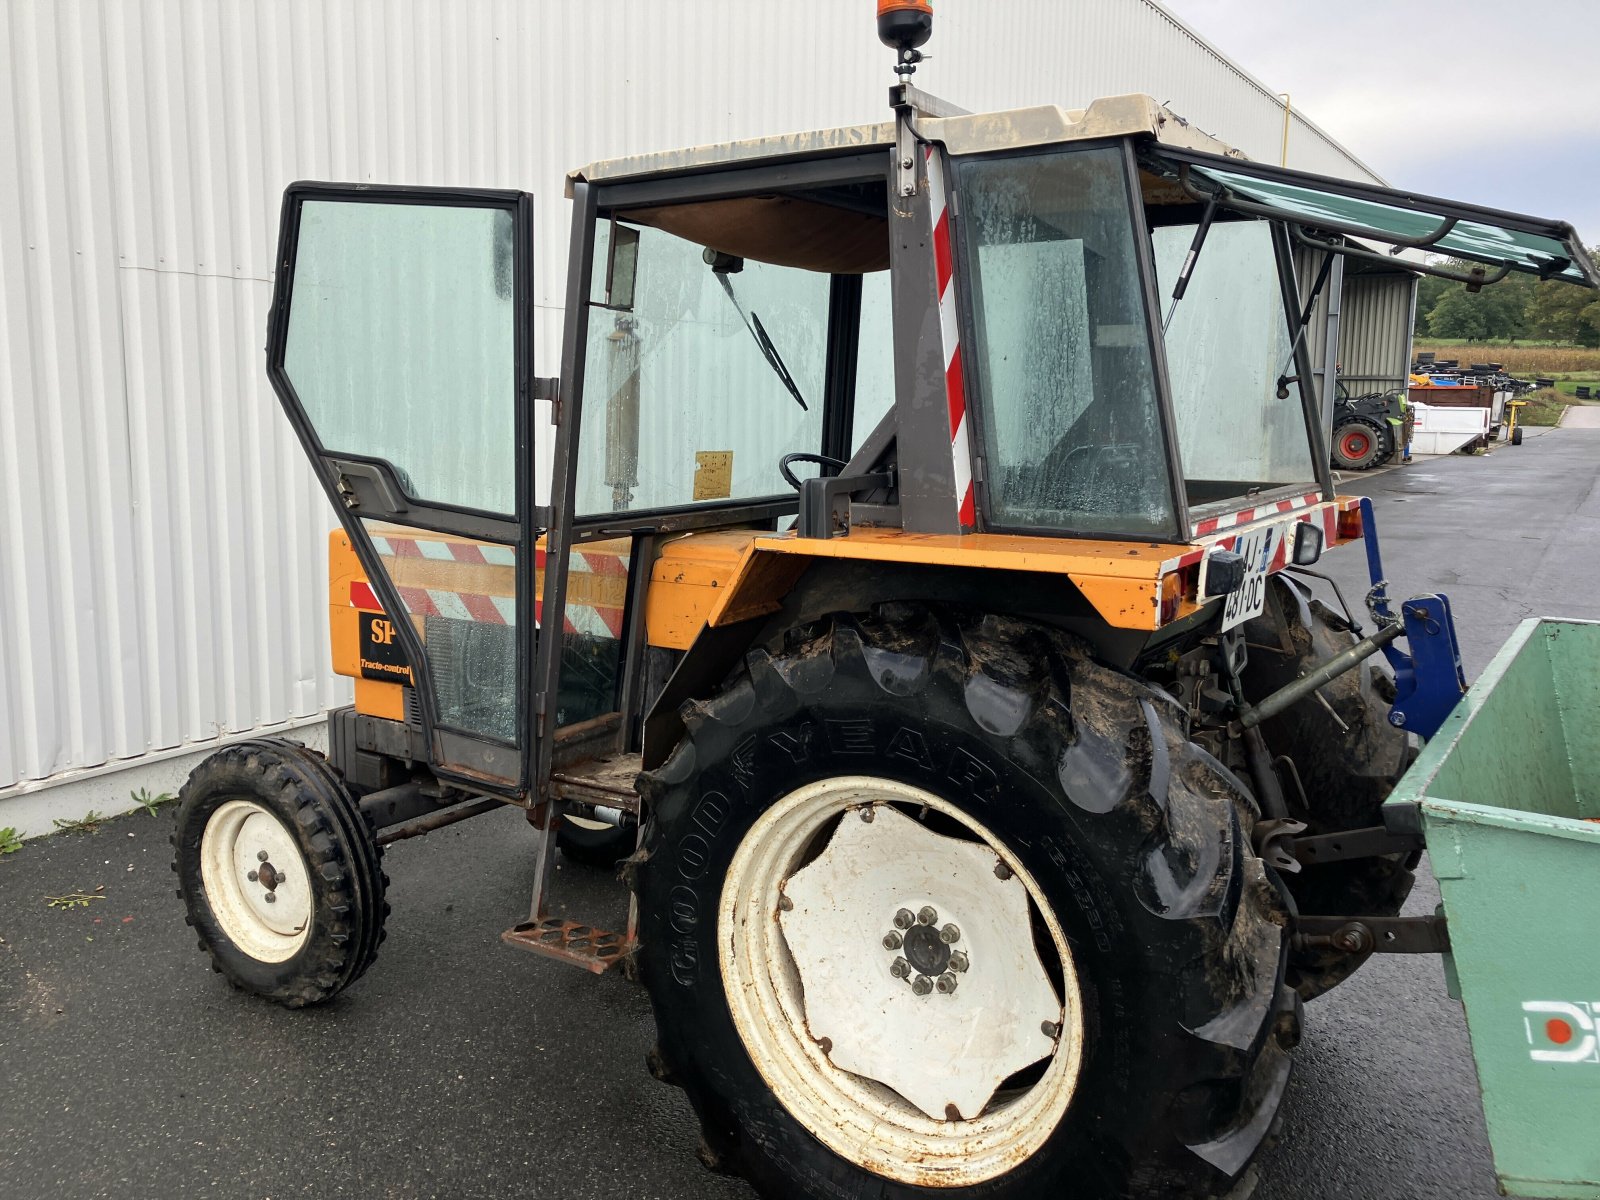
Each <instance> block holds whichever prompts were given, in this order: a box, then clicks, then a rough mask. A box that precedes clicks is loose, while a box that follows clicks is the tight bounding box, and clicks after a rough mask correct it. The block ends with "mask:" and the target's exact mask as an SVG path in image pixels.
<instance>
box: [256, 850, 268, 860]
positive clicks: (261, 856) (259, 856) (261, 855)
mask: <svg viewBox="0 0 1600 1200" xmlns="http://www.w3.org/2000/svg"><path fill="white" fill-rule="evenodd" d="M256 861H257V862H266V861H267V852H266V851H265V850H257V851H256Z"/></svg>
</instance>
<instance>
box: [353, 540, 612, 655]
mask: <svg viewBox="0 0 1600 1200" xmlns="http://www.w3.org/2000/svg"><path fill="white" fill-rule="evenodd" d="M372 541H373V545H374V547H375V548H376V549H377V551H378V553H379V555H381V556H382V557H385V558H425V559H432V560H434V561H437V562H456V563H473V564H478V565H487V566H504V567H511V566H514V565H515V564H516V551H515V550H513V549H512V548H511V547H510V546H497V545H493V544H485V543H482V542H439V541H431V540H429V539H426V538H397V537H384V538H373V539H372ZM573 559H574V564H573V565H574V572H573V573H574V574H578V573H584V574H590V575H605V576H614V577H616V578H618V579H619V580H621V581H622V582H623V586H624V587H625V586H626V580H627V576H628V564H627V562H626V561H625V560H624V559H623V558H622V557H621V556H620V555H617V554H614V553H612V554H607V553H600V552H596V553H585V552H583V551H581V550H580V551H576V552H574V554H573ZM579 564H582V565H581V567H580V566H579ZM534 568H535V569H536V570H539V571H543V570H544V568H545V552H544V551H543V550H538V551H535V557H534ZM398 590H399V592H400V599H401V600H402V601H403V602H404V603H405V606H406V608H407V610H408V611H410V612H411V613H412V614H414V615H419V616H425V617H449V618H451V619H452V620H457V621H477V622H480V623H482V624H485V625H515V624H516V623H517V602H516V597H515V596H514V595H498V596H497V595H490V594H488V593H484V592H462V591H456V590H454V589H449V588H419V587H403V586H402V587H398ZM350 605H351V607H352V608H359V609H365V610H366V611H368V612H382V611H383V605H382V604H380V603H379V602H378V597H377V593H375V592H374V591H373V590H372V586H371V585H370V584H369V583H368V582H367V581H366V580H364V579H355V580H351V582H350ZM543 609H544V602H543V601H542V600H535V601H534V605H533V619H534V622H535V624H538V623H541V622H542V621H543V620H544V613H543ZM564 625H565V628H566V631H567V632H568V633H587V634H591V635H593V636H594V637H610V638H615V637H621V636H622V608H621V606H620V605H608V604H574V603H571V602H570V601H569V602H568V604H567V614H566V620H565V622H564Z"/></svg>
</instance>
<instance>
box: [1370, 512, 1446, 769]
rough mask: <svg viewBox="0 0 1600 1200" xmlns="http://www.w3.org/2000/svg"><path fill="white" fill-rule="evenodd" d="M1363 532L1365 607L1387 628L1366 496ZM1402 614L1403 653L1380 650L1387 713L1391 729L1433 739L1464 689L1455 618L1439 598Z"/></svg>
mask: <svg viewBox="0 0 1600 1200" xmlns="http://www.w3.org/2000/svg"><path fill="white" fill-rule="evenodd" d="M1361 530H1362V540H1363V541H1364V542H1366V546H1367V570H1368V572H1369V573H1370V574H1371V576H1372V590H1371V591H1370V592H1368V593H1367V607H1368V608H1369V609H1370V610H1371V612H1372V618H1373V620H1374V621H1376V622H1377V623H1378V624H1379V625H1380V626H1382V625H1387V624H1389V623H1391V622H1393V621H1394V620H1396V617H1395V615H1394V613H1393V612H1392V611H1391V609H1390V607H1389V584H1388V581H1387V580H1386V579H1384V577H1383V558H1382V555H1381V553H1380V551H1379V549H1378V524H1377V519H1376V518H1375V517H1374V516H1373V513H1372V501H1371V500H1369V499H1367V498H1365V497H1363V498H1362V500H1361ZM1400 612H1401V617H1400V618H1399V619H1401V620H1403V621H1404V622H1405V627H1406V649H1405V650H1401V649H1400V648H1399V646H1398V645H1396V644H1395V643H1394V642H1390V643H1388V644H1387V645H1386V646H1384V648H1383V653H1384V657H1386V658H1387V659H1388V660H1389V665H1390V666H1391V667H1393V668H1394V686H1395V700H1394V704H1393V705H1392V706H1391V707H1390V709H1389V724H1391V725H1395V726H1398V727H1399V728H1401V729H1405V730H1409V731H1410V732H1412V733H1415V734H1417V735H1418V736H1419V737H1422V738H1431V737H1432V736H1433V735H1434V734H1435V733H1437V732H1438V731H1439V726H1440V725H1442V724H1444V719H1445V718H1446V717H1447V716H1449V715H1450V710H1451V709H1453V708H1455V706H1456V703H1457V701H1459V700H1460V699H1461V695H1462V693H1463V692H1465V691H1466V690H1467V676H1466V672H1465V671H1463V670H1462V668H1461V647H1460V645H1459V643H1458V642H1457V641H1456V625H1455V619H1454V618H1453V617H1452V616H1451V615H1450V600H1449V598H1448V597H1446V596H1442V595H1435V596H1416V597H1414V598H1412V599H1410V600H1407V601H1405V602H1404V603H1402V604H1401V605H1400Z"/></svg>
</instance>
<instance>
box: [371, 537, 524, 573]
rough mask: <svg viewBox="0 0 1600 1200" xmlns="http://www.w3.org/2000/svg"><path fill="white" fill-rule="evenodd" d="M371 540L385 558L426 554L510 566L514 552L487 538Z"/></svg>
mask: <svg viewBox="0 0 1600 1200" xmlns="http://www.w3.org/2000/svg"><path fill="white" fill-rule="evenodd" d="M372 544H373V546H375V547H376V548H377V551H378V553H379V554H381V555H383V556H384V557H385V558H427V559H432V560H433V561H434V562H459V563H483V564H486V565H488V566H491V567H514V566H516V565H517V552H516V551H515V550H513V549H512V548H511V547H510V546H496V545H493V544H492V543H489V542H439V541H434V540H433V539H431V538H402V537H375V538H373V539H372Z"/></svg>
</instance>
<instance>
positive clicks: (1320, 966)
mask: <svg viewBox="0 0 1600 1200" xmlns="http://www.w3.org/2000/svg"><path fill="white" fill-rule="evenodd" d="M1245 637H1246V640H1247V642H1248V643H1249V647H1250V658H1249V662H1248V664H1247V665H1246V667H1245V671H1244V675H1243V678H1242V680H1241V682H1242V683H1243V685H1244V693H1245V699H1246V700H1248V701H1250V702H1251V703H1255V702H1257V701H1259V700H1261V699H1262V698H1263V697H1265V696H1268V695H1270V694H1271V693H1272V692H1275V691H1277V690H1278V689H1279V688H1281V687H1283V686H1285V685H1286V684H1289V683H1292V682H1293V681H1294V680H1295V679H1298V678H1299V677H1300V676H1301V675H1304V674H1306V673H1307V672H1308V671H1310V670H1312V669H1313V668H1314V667H1316V666H1318V665H1319V664H1321V663H1323V662H1326V661H1327V660H1328V659H1330V658H1332V657H1333V656H1334V655H1336V654H1338V653H1340V652H1341V651H1343V650H1346V649H1348V648H1349V647H1350V646H1352V645H1354V644H1355V643H1356V642H1357V641H1359V640H1360V639H1359V638H1357V637H1356V635H1355V633H1354V632H1353V631H1352V630H1351V628H1350V624H1349V622H1348V621H1346V620H1345V619H1344V618H1343V617H1342V616H1340V615H1339V614H1338V613H1335V612H1333V611H1332V610H1331V609H1329V608H1327V607H1326V606H1325V605H1323V604H1322V603H1321V602H1320V601H1318V600H1315V599H1313V598H1312V597H1311V595H1310V593H1309V592H1308V591H1307V590H1306V589H1305V588H1304V586H1303V585H1302V584H1299V583H1297V582H1295V581H1294V580H1291V579H1288V578H1285V577H1284V576H1283V575H1274V576H1273V577H1272V583H1271V586H1270V587H1269V589H1268V591H1267V603H1266V608H1265V610H1264V611H1263V613H1262V615H1261V616H1259V617H1257V618H1255V619H1254V620H1252V621H1250V622H1249V623H1248V624H1247V625H1246V626H1245ZM1320 695H1321V697H1322V700H1324V701H1326V706H1324V704H1323V703H1322V702H1321V701H1319V700H1318V699H1317V697H1315V696H1313V697H1311V698H1309V699H1306V700H1302V701H1301V702H1300V703H1299V704H1296V705H1294V706H1293V707H1291V708H1289V709H1287V710H1285V711H1284V712H1283V713H1281V714H1280V715H1278V716H1276V717H1273V718H1271V719H1270V720H1268V721H1266V722H1264V723H1263V724H1262V726H1261V732H1262V735H1263V736H1264V737H1265V738H1266V742H1267V745H1268V746H1270V747H1271V748H1272V752H1273V753H1274V754H1275V755H1287V756H1288V757H1289V759H1290V760H1291V761H1293V763H1294V765H1295V772H1296V774H1297V775H1298V778H1299V781H1300V784H1301V786H1302V787H1303V788H1304V789H1305V800H1304V801H1302V799H1301V796H1300V794H1299V790H1298V789H1296V788H1293V787H1290V788H1287V789H1286V792H1287V800H1288V804H1289V810H1290V815H1291V816H1293V817H1294V818H1295V819H1297V820H1300V821H1303V822H1305V824H1306V825H1307V827H1308V828H1307V833H1308V834H1312V835H1316V834H1325V833H1338V832H1341V831H1343V830H1346V829H1361V828H1366V827H1370V826H1375V825H1381V824H1382V823H1383V802H1384V801H1385V800H1386V799H1388V796H1389V793H1390V792H1391V791H1392V790H1393V789H1394V785H1395V783H1396V782H1397V781H1398V780H1399V778H1400V776H1401V775H1403V774H1405V771H1406V768H1407V767H1408V766H1410V765H1411V760H1412V759H1413V758H1414V757H1415V753H1414V750H1413V748H1412V744H1411V738H1410V735H1409V734H1407V733H1405V732H1404V731H1403V730H1400V729H1396V728H1395V727H1394V726H1393V725H1391V724H1389V720H1388V712H1389V706H1390V704H1391V703H1392V702H1393V700H1394V695H1395V692H1394V680H1393V678H1392V677H1391V676H1390V674H1389V670H1388V667H1387V666H1385V665H1384V663H1383V661H1382V659H1381V658H1380V657H1373V658H1369V659H1367V660H1366V661H1365V662H1363V663H1361V664H1360V665H1359V666H1357V667H1356V668H1355V669H1354V670H1351V671H1347V672H1345V673H1344V674H1343V675H1341V676H1339V677H1338V678H1337V679H1335V680H1333V681H1332V682H1331V683H1328V684H1326V685H1324V686H1323V687H1322V688H1321V689H1320ZM1416 864H1417V855H1416V854H1410V855H1401V854H1390V855H1383V856H1380V857H1377V858H1361V859H1350V860H1346V861H1343V862H1330V863H1322V864H1318V865H1314V866H1308V867H1306V868H1305V869H1304V870H1303V871H1301V872H1300V874H1298V875H1290V876H1288V877H1287V880H1286V882H1287V884H1288V887H1289V891H1290V892H1291V894H1293V896H1294V898H1295V903H1296V905H1297V906H1298V908H1299V911H1300V912H1301V913H1304V914H1306V915H1308V916H1363V915H1364V916H1394V915H1396V914H1397V913H1398V912H1399V911H1400V906H1401V905H1402V904H1404V903H1405V899H1406V897H1407V896H1408V895H1410V894H1411V885H1412V882H1413V878H1414V877H1413V875H1412V868H1413V867H1415V866H1416ZM1366 957H1367V956H1365V955H1357V954H1346V953H1343V952H1340V951H1334V950H1299V951H1296V952H1295V953H1294V954H1292V955H1291V956H1290V959H1289V979H1290V982H1291V983H1293V984H1294V986H1295V988H1296V989H1297V990H1298V991H1299V992H1300V995H1301V997H1302V998H1303V999H1307V1000H1309V999H1311V998H1312V997H1314V996H1319V995H1321V994H1322V993H1323V992H1326V991H1327V990H1328V989H1330V988H1332V987H1334V986H1336V985H1337V984H1339V983H1341V982H1343V981H1344V980H1345V979H1347V978H1348V977H1349V976H1350V975H1351V974H1352V973H1353V972H1354V971H1355V970H1356V968H1358V967H1359V966H1360V965H1361V964H1362V963H1363V962H1365V961H1366Z"/></svg>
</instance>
